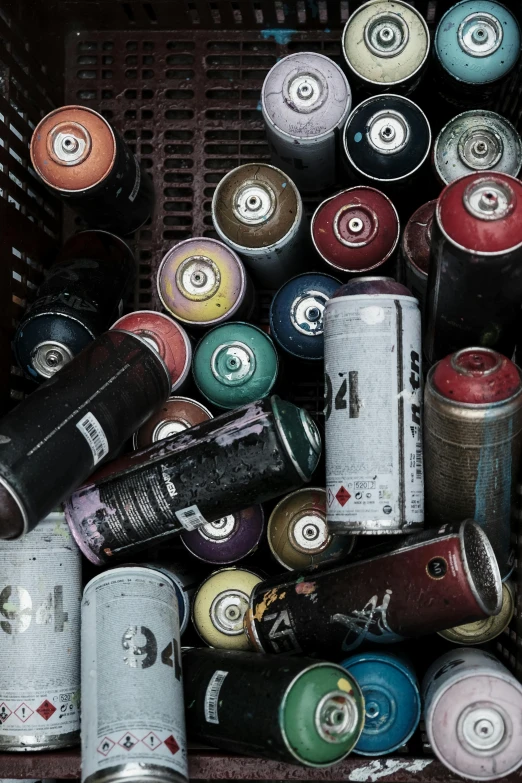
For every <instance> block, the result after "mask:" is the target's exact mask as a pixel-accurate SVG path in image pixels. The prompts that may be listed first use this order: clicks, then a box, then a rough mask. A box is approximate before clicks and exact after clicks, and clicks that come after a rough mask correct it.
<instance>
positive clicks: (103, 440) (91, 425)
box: [76, 412, 109, 465]
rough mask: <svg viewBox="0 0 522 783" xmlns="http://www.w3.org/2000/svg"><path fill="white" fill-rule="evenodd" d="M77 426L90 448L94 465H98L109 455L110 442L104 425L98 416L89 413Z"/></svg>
mask: <svg viewBox="0 0 522 783" xmlns="http://www.w3.org/2000/svg"><path fill="white" fill-rule="evenodd" d="M76 426H77V428H78V429H79V430H80V432H81V433H82V435H83V437H84V438H85V440H86V441H87V443H88V444H89V446H90V449H91V451H92V458H93V464H94V465H97V464H98V462H100V460H102V459H103V458H104V457H106V456H107V454H108V453H109V442H108V440H107V437H106V435H105V432H104V431H103V427H102V425H101V424H100V422H99V421H98V419H97V418H96V416H95V415H94V414H93V413H90V412H89V413H86V414H85V416H83V417H82V418H81V419H80V421H78V422H77V423H76Z"/></svg>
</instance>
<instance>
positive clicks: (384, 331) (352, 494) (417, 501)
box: [324, 277, 424, 534]
mask: <svg viewBox="0 0 522 783" xmlns="http://www.w3.org/2000/svg"><path fill="white" fill-rule="evenodd" d="M324 336H325V395H326V407H325V426H326V433H325V435H326V441H325V450H326V492H327V499H326V504H327V520H328V526H329V528H330V529H331V530H332V531H333V532H334V533H366V534H370V533H372V534H375V533H413V532H415V531H418V530H422V527H423V522H424V500H423V483H424V482H423V465H422V432H421V405H422V370H421V320H420V312H419V305H418V302H417V300H416V299H414V297H413V296H412V295H411V294H410V292H409V291H408V289H407V288H405V287H404V286H403V285H401V284H400V283H396V282H395V280H392V279H391V278H386V277H360V278H355V279H353V280H351V281H350V282H349V283H347V284H346V285H344V286H343V287H342V288H340V289H339V290H338V292H337V293H335V294H334V296H333V297H332V298H331V299H329V300H328V302H327V303H326V309H325V318H324Z"/></svg>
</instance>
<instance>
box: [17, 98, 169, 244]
mask: <svg viewBox="0 0 522 783" xmlns="http://www.w3.org/2000/svg"><path fill="white" fill-rule="evenodd" d="M31 160H32V163H33V166H34V168H35V170H36V172H37V173H38V174H39V175H40V177H41V178H42V180H43V181H44V183H45V184H46V185H47V186H48V187H49V188H51V189H52V190H53V191H55V192H56V193H57V194H58V195H59V196H60V197H61V198H62V199H63V200H64V201H65V203H66V204H68V205H69V206H70V207H71V208H72V209H74V210H75V211H76V212H78V214H79V215H81V217H82V218H83V219H84V220H85V221H86V222H87V223H88V225H89V226H90V227H92V228H99V229H104V230H105V231H113V232H114V233H115V234H121V235H123V236H125V235H126V234H132V233H133V232H134V231H136V230H137V229H138V228H140V226H142V225H143V224H144V223H145V222H146V220H147V219H148V218H149V217H150V214H151V212H152V210H153V207H154V190H153V187H152V180H151V178H150V177H149V176H148V175H147V174H145V173H142V171H141V168H140V164H139V162H138V159H137V158H136V157H135V156H134V155H133V154H132V152H131V150H130V149H129V147H128V146H127V144H126V143H125V142H124V141H123V138H122V137H121V136H120V134H119V133H118V131H117V130H115V129H114V128H113V127H112V126H111V125H110V124H109V123H108V122H107V120H106V119H104V118H103V117H102V116H101V114H98V113H97V112H95V111H93V109H89V108H87V107H86V106H63V107H61V108H59V109H55V110H54V111H52V112H51V113H50V114H47V115H46V116H45V117H44V118H43V120H41V122H40V123H39V125H38V126H37V128H36V130H35V131H34V133H33V138H32V140H31Z"/></svg>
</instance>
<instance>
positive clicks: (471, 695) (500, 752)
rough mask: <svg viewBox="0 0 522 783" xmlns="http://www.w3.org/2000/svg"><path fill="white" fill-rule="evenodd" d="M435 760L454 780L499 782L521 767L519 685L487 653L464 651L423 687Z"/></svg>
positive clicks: (438, 665) (445, 660) (439, 665)
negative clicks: (456, 776)
mask: <svg viewBox="0 0 522 783" xmlns="http://www.w3.org/2000/svg"><path fill="white" fill-rule="evenodd" d="M422 692H423V693H422V695H423V702H424V717H425V721H426V730H427V733H428V738H429V741H430V745H431V747H432V750H433V752H434V753H435V755H436V756H437V757H438V758H439V759H440V760H441V761H442V763H443V764H444V765H445V766H446V767H448V768H449V769H450V770H451V771H452V772H455V773H456V774H457V775H462V776H463V777H465V778H471V779H472V780H497V779H498V778H501V777H504V776H506V775H509V774H510V773H512V772H514V771H515V770H516V769H518V768H519V767H520V765H521V764H522V745H521V743H520V736H521V733H522V685H520V683H519V682H518V681H517V680H516V679H515V678H514V677H513V675H512V674H511V673H510V672H509V671H508V670H507V669H506V667H505V666H503V665H502V664H501V663H500V661H498V660H497V659H496V658H495V657H494V656H493V655H491V654H490V653H487V652H484V651H483V650H476V649H473V648H472V647H463V648H460V649H457V650H450V652H448V653H446V654H445V655H442V656H441V657H440V658H438V659H437V660H436V661H435V662H434V663H433V664H432V665H431V666H430V668H429V669H428V671H427V672H426V675H425V677H424V680H423V683H422Z"/></svg>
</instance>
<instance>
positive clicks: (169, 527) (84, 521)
mask: <svg viewBox="0 0 522 783" xmlns="http://www.w3.org/2000/svg"><path fill="white" fill-rule="evenodd" d="M0 429H1V428H0ZM320 456H321V437H320V435H319V430H318V429H317V425H316V424H315V422H314V421H313V419H312V418H311V417H310V416H309V414H308V413H307V412H306V411H305V410H303V409H301V408H297V407H296V406H295V405H292V404H291V403H289V402H285V401H284V400H281V399H280V398H279V397H276V396H273V397H271V398H268V399H265V400H259V401H257V402H254V403H251V404H250V405H246V406H244V407H243V408H236V409H235V410H233V411H228V412H227V413H224V414H222V415H221V416H219V417H217V418H215V419H211V420H210V421H206V422H203V423H202V424H198V425H197V426H195V427H192V428H190V429H188V430H186V431H185V432H181V433H179V434H178V435H174V436H172V437H171V438H166V439H165V440H162V441H160V442H159V443H155V444H154V445H153V446H149V447H148V448H147V449H144V450H142V451H137V452H133V453H132V454H129V455H126V456H124V457H120V458H119V459H118V460H115V461H114V462H112V463H110V465H106V466H105V467H104V469H103V471H99V472H98V473H97V474H95V475H94V476H93V477H92V478H91V479H90V481H89V483H88V484H87V485H85V486H84V487H81V488H80V489H78V490H77V491H76V492H75V493H74V494H73V495H72V496H71V498H70V499H69V501H68V502H67V504H66V516H67V519H68V522H69V525H70V527H71V530H72V532H73V535H74V537H75V539H76V541H77V543H78V545H79V547H80V549H81V550H82V552H83V553H84V554H85V556H86V557H87V558H88V559H89V560H91V562H93V563H97V564H100V563H103V562H107V561H108V560H110V559H111V558H112V557H114V556H120V557H121V556H126V555H127V554H128V553H130V552H133V551H135V549H136V548H139V547H140V545H143V544H145V543H150V544H157V543H162V542H163V541H165V540H167V539H168V538H171V537H172V536H175V535H176V534H177V533H180V532H181V531H183V530H194V529H195V528H197V527H200V526H201V525H205V524H207V522H210V521H212V520H213V519H217V518H221V517H224V516H226V515H227V514H233V513H235V512H236V511H240V510H241V509H243V508H245V507H248V506H249V505H253V504H255V503H264V502H265V501H268V500H271V499H272V498H275V497H278V496H279V495H282V494H284V493H285V492H290V491H291V490H292V489H297V488H298V487H301V486H302V485H303V484H305V483H307V482H308V481H309V480H310V478H311V476H312V474H313V472H314V470H315V468H316V467H317V464H318V462H319V458H320ZM142 487H146V490H144V491H143V490H142ZM131 497H132V500H130V498H131Z"/></svg>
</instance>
